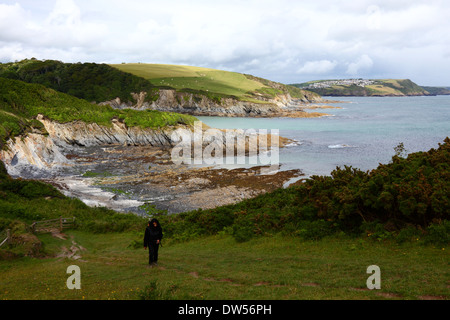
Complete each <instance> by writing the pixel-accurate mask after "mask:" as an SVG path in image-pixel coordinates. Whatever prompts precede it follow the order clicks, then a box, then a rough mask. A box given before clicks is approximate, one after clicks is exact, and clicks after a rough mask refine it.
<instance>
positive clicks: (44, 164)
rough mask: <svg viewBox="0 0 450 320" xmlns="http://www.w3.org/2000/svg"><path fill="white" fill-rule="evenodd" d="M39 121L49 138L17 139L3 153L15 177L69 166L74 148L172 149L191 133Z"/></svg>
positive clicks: (116, 122)
mask: <svg viewBox="0 0 450 320" xmlns="http://www.w3.org/2000/svg"><path fill="white" fill-rule="evenodd" d="M37 120H39V121H40V122H42V124H43V125H44V127H45V130H46V134H38V133H30V134H28V135H26V136H24V137H15V138H14V139H10V140H8V142H7V148H5V149H4V150H1V151H0V160H2V161H3V162H4V163H5V165H6V168H7V169H8V172H9V174H11V175H16V176H23V175H24V174H21V173H23V172H24V170H25V171H29V170H30V168H32V170H34V171H45V170H50V169H52V168H54V167H57V166H64V165H67V164H69V163H70V160H69V159H67V158H66V157H65V155H64V153H65V152H64V151H65V150H67V149H70V148H71V147H73V146H83V147H88V146H96V145H108V144H121V145H150V146H172V145H174V144H176V143H178V142H179V141H181V140H182V139H183V135H185V134H186V133H187V132H189V129H188V128H187V127H183V126H180V127H177V128H175V127H171V128H166V129H159V130H153V129H141V128H139V127H130V128H129V127H127V126H126V125H125V124H124V123H122V122H120V121H119V120H113V121H112V123H111V126H110V127H106V126H101V125H98V124H96V123H84V122H82V121H75V122H71V123H58V122H55V121H52V120H50V119H48V118H46V117H44V116H43V115H39V116H38V117H37ZM183 129H188V131H187V130H183ZM28 173H30V172H28ZM25 175H29V174H25Z"/></svg>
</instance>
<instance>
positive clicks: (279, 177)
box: [48, 146, 302, 214]
mask: <svg viewBox="0 0 450 320" xmlns="http://www.w3.org/2000/svg"><path fill="white" fill-rule="evenodd" d="M67 157H68V158H69V159H70V160H71V161H72V163H73V166H71V167H70V168H65V170H64V173H62V174H61V175H60V176H59V177H58V178H56V179H51V180H49V181H48V182H50V183H52V184H54V185H55V186H57V187H58V188H59V189H60V190H62V191H63V192H64V193H65V194H66V195H68V196H75V197H78V198H80V199H81V200H83V201H84V202H85V203H87V204H89V205H99V206H106V207H109V208H112V209H115V210H118V211H122V212H134V213H137V214H144V213H145V210H144V209H143V208H142V205H145V204H147V205H150V206H152V207H153V208H154V209H155V210H165V211H167V212H168V213H179V212H184V211H189V210H193V209H198V208H202V209H208V208H214V207H217V206H222V205H227V204H232V203H236V202H239V201H241V200H243V199H248V198H252V197H255V196H257V195H259V194H261V193H265V192H270V191H273V190H275V189H277V188H281V187H283V186H284V185H285V184H286V183H289V182H291V181H295V180H296V179H298V178H300V177H301V176H302V173H301V171H300V170H289V171H277V170H275V171H276V172H274V173H273V174H265V173H264V169H265V168H266V167H263V166H249V165H244V166H240V167H236V166H229V167H226V166H221V167H219V166H205V165H185V164H182V165H176V164H174V163H173V162H172V161H171V159H170V150H168V149H167V148H163V147H150V146H126V147H125V146H107V147H89V148H83V149H82V150H78V151H77V152H74V153H72V154H69V155H67ZM276 169H278V167H277V168H276Z"/></svg>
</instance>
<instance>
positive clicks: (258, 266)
mask: <svg viewBox="0 0 450 320" xmlns="http://www.w3.org/2000/svg"><path fill="white" fill-rule="evenodd" d="M141 236H142V235H141V234H139V233H119V234H97V235H93V234H91V233H85V232H81V231H67V232H66V240H62V239H58V238H55V237H52V236H51V235H49V234H47V235H41V236H40V240H41V241H43V242H44V243H45V244H46V246H45V252H46V254H47V255H48V257H47V258H45V259H36V258H27V257H24V258H21V259H20V260H12V261H0V273H1V275H2V277H1V279H2V280H1V286H0V299H2V300H4V299H19V300H22V299H32V300H34V299H37V300H39V299H50V300H52V299H57V300H61V299H64V300H67V299H79V300H96V299H101V300H109V299H120V300H128V299H131V300H136V299H149V300H158V299H164V300H171V299H174V300H181V299H183V300H185V299H186V300H228V299H231V300H235V299H243V300H248V299H256V300H266V299H272V300H289V299H323V300H325V299H350V300H352V299H358V300H359V299H448V297H449V294H450V289H449V283H448V279H449V269H448V263H449V259H448V258H449V256H448V248H446V247H435V246H423V245H418V244H417V243H405V244H401V245H400V244H395V243H389V242H376V241H373V240H369V239H351V238H348V237H345V236H334V237H332V238H324V239H322V240H320V241H304V240H300V239H299V238H298V237H287V236H281V235H276V236H273V237H261V238H257V239H253V240H251V241H249V242H245V243H237V242H236V241H235V240H234V239H233V238H232V237H231V236H229V235H226V234H219V235H216V236H211V237H205V238H198V239H195V240H192V241H189V242H186V243H176V242H171V241H166V242H165V243H164V246H163V247H162V248H161V249H160V258H159V266H158V267H155V268H149V267H148V266H147V261H148V254H147V251H145V250H144V249H143V248H142V247H141V246H140V245H137V244H140V242H141ZM64 247H66V248H69V247H72V248H73V247H77V248H79V249H80V248H82V249H81V250H80V251H79V252H78V254H79V255H80V256H81V258H80V259H79V260H71V259H68V258H64V257H59V258H58V257H55V256H56V255H57V254H58V253H61V252H62V251H63V248H64ZM70 265H77V266H79V267H80V272H81V278H80V279H81V289H80V290H69V289H68V288H67V286H66V281H67V278H68V277H69V274H67V273H66V271H67V267H68V266H70ZM370 265H378V266H379V267H380V269H381V289H380V290H368V289H367V286H366V281H367V278H368V277H369V276H370V275H369V274H367V273H366V270H367V267H368V266H370Z"/></svg>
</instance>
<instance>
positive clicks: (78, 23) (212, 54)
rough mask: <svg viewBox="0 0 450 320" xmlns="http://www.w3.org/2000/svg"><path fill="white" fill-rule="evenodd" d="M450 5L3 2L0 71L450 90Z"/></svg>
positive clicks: (276, 0) (248, 0)
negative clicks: (191, 69) (79, 69)
mask: <svg viewBox="0 0 450 320" xmlns="http://www.w3.org/2000/svg"><path fill="white" fill-rule="evenodd" d="M449 18H450V1H448V0H426V1H421V0H379V1H377V0H372V1H370V0H357V1H356V0H350V1H348V0H344V1H343V0H339V1H338V0H314V1H310V0H306V1H301V0H239V1H236V0H226V1H223V0H222V1H218V0H164V1H161V0H160V1H154V0H127V1H123V0H121V1H118V0H39V1H37V0H23V1H22V0H18V1H9V0H0V62H11V61H16V60H22V59H25V58H32V57H34V58H37V59H55V60H60V61H63V62H96V63H122V62H125V63H135V62H141V63H164V64H182V65H193V66H199V67H208V68H214V69H222V70H228V71H235V72H240V73H248V74H252V75H255V76H258V77H263V78H266V79H270V80H273V81H278V82H282V83H286V84H291V83H301V82H306V81H311V80H319V79H344V78H345V79H348V78H366V79H386V78H394V79H411V80H412V81H414V82H416V83H417V84H419V85H425V86H426V85H430V86H450V19H449Z"/></svg>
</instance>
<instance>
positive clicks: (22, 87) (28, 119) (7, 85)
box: [0, 77, 196, 147]
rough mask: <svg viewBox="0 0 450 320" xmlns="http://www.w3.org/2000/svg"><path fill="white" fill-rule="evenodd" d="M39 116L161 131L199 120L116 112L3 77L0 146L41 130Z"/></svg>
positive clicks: (167, 114)
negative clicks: (119, 123) (119, 122)
mask: <svg viewBox="0 0 450 320" xmlns="http://www.w3.org/2000/svg"><path fill="white" fill-rule="evenodd" d="M38 114H43V115H45V116H46V117H48V118H50V119H52V120H55V121H58V122H62V123H65V122H71V121H75V120H80V121H84V122H86V123H98V124H101V125H105V126H110V125H111V120H112V119H113V118H118V119H122V120H123V121H124V122H125V123H126V124H127V125H128V126H140V127H143V128H158V127H164V126H168V125H177V124H192V123H193V122H194V121H195V119H196V118H194V117H192V116H189V115H181V114H177V113H170V112H160V111H156V110H146V111H136V110H129V109H126V110H117V109H113V108H111V107H110V106H97V105H94V104H91V103H89V102H87V101H86V100H83V99H78V98H76V97H74V96H71V95H68V94H64V93H61V92H58V91H55V90H53V89H50V88H47V87H44V86H43V85H39V84H29V83H25V82H23V81H19V80H11V79H6V78H2V77H0V120H1V123H0V138H1V140H0V145H1V146H2V147H3V145H4V143H5V142H6V141H7V139H8V138H9V137H14V136H17V135H20V134H22V133H26V132H27V131H31V130H32V128H35V129H38V130H42V129H43V127H42V124H41V123H40V122H39V121H36V120H34V118H35V117H36V116H37V115H38Z"/></svg>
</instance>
